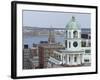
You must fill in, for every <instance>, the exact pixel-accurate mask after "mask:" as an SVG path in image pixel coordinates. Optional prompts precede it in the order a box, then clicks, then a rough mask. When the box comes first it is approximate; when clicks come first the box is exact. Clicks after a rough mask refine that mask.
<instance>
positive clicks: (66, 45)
mask: <svg viewBox="0 0 100 80" xmlns="http://www.w3.org/2000/svg"><path fill="white" fill-rule="evenodd" d="M65 47H66V48H67V40H65Z"/></svg>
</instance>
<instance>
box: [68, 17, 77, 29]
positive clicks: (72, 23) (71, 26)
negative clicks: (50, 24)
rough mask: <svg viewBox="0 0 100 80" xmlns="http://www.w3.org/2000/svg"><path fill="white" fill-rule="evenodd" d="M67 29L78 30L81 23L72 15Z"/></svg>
mask: <svg viewBox="0 0 100 80" xmlns="http://www.w3.org/2000/svg"><path fill="white" fill-rule="evenodd" d="M66 29H67V30H68V29H69V30H76V29H79V24H78V23H77V22H76V19H75V17H74V16H72V19H71V20H70V21H69V23H68V24H67V26H66Z"/></svg>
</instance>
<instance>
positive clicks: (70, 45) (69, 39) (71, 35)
mask: <svg viewBox="0 0 100 80" xmlns="http://www.w3.org/2000/svg"><path fill="white" fill-rule="evenodd" d="M65 48H66V49H67V50H75V51H76V50H79V49H81V30H80V28H79V24H78V23H77V22H76V19H75V17H74V16H72V19H71V20H70V21H69V23H68V24H67V26H66V31H65Z"/></svg>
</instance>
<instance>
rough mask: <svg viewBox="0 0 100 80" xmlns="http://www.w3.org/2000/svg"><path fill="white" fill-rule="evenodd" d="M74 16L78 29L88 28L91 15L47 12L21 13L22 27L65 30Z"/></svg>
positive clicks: (26, 11)
mask: <svg viewBox="0 0 100 80" xmlns="http://www.w3.org/2000/svg"><path fill="white" fill-rule="evenodd" d="M72 16H75V18H76V21H77V22H78V24H79V25H80V28H90V26H91V25H90V24H91V14H89V13H67V12H66V13H65V12H50V11H49V12H47V11H28V10H24V11H23V26H30V27H43V28H48V27H51V26H52V27H54V28H65V26H66V25H67V23H68V22H69V21H70V20H71V18H72Z"/></svg>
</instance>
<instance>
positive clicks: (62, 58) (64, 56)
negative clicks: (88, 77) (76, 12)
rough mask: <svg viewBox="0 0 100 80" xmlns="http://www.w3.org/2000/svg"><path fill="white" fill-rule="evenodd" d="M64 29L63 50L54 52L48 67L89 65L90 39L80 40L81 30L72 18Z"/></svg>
mask: <svg viewBox="0 0 100 80" xmlns="http://www.w3.org/2000/svg"><path fill="white" fill-rule="evenodd" d="M65 29H66V31H65V49H63V50H58V51H54V52H53V55H52V56H51V57H50V58H49V63H48V65H49V66H51V67H54V66H56V65H57V66H61V65H62V66H82V65H84V64H86V63H87V64H89V63H90V62H91V59H90V56H91V54H90V51H91V50H90V43H91V42H90V39H87V38H86V39H85V38H82V35H81V34H82V33H81V28H80V26H79V24H78V22H77V21H76V19H75V17H74V16H73V17H72V19H71V20H70V21H69V23H68V24H67V26H66V28H65ZM84 35H85V34H84ZM88 35H90V34H88ZM86 52H88V53H89V54H87V53H86Z"/></svg>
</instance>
